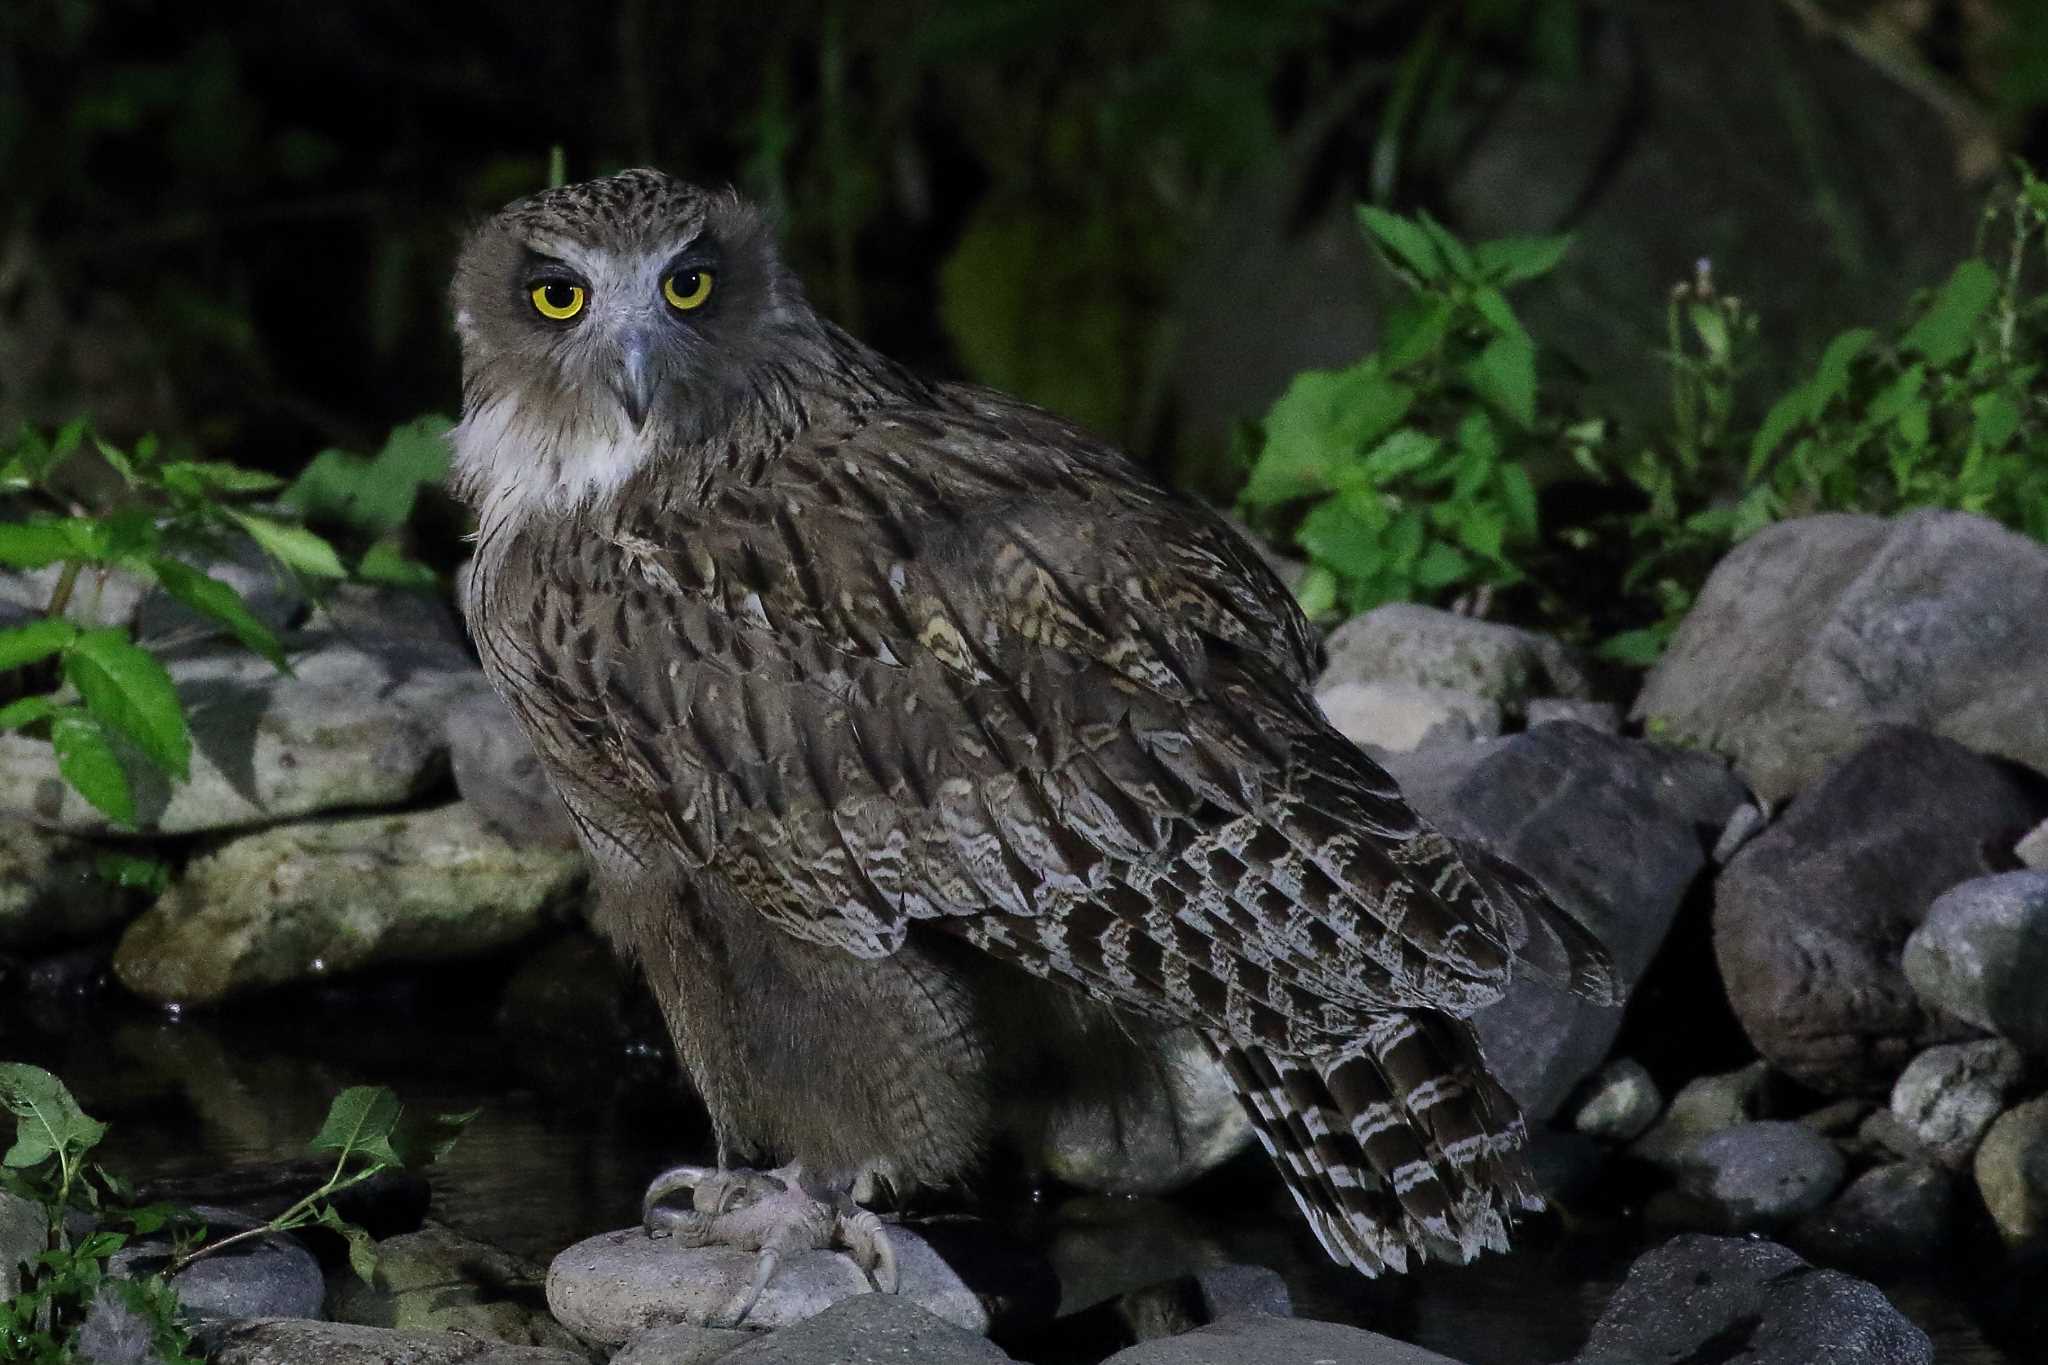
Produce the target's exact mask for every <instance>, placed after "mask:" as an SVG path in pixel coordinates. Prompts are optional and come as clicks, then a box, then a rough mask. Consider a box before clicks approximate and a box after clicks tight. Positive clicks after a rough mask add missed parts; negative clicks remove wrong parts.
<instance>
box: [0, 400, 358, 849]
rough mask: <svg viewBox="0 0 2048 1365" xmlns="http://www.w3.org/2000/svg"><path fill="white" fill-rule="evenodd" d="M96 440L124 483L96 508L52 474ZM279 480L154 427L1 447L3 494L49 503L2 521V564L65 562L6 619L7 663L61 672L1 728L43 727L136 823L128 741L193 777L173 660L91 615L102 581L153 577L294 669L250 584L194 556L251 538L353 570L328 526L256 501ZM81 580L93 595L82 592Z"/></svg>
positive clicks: (286, 562)
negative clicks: (243, 585)
mask: <svg viewBox="0 0 2048 1365" xmlns="http://www.w3.org/2000/svg"><path fill="white" fill-rule="evenodd" d="M88 439H91V444H92V447H93V448H94V449H95V450H96V451H97V452H98V454H99V455H100V457H101V458H102V459H103V460H105V462H106V464H107V465H108V466H109V467H110V468H111V469H112V470H113V472H114V474H115V475H116V476H117V477H118V480H119V486H120V492H119V494H118V495H117V496H116V497H115V498H114V499H113V500H112V502H111V505H109V506H107V507H105V508H104V509H103V510H99V511H92V510H88V509H87V508H86V507H84V506H82V505H81V504H79V503H77V502H75V501H73V500H71V499H70V498H67V497H65V496H63V495H61V494H60V493H59V492H58V491H57V483H56V479H55V476H56V474H57V471H58V468H59V466H60V465H62V464H63V463H64V462H65V461H66V460H67V459H69V458H70V457H71V456H72V455H74V454H75V453H77V452H79V450H80V449H81V448H82V447H83V446H84V444H85V443H86V441H87V440H88ZM283 486H284V481H283V480H282V479H279V478H277V477H276V476H275V475H271V474H265V473H262V472H261V471H258V470H253V469H245V468H242V467H241V466H239V465H234V464H228V463H224V462H220V461H201V460H189V459H182V458H175V457H173V456H172V455H170V454H169V453H168V452H166V451H165V450H164V449H163V448H162V447H161V446H160V445H159V444H158V443H157V442H156V441H155V440H154V439H153V438H150V437H144V438H143V439H141V440H140V441H138V442H136V443H135V445H134V446H133V447H132V448H130V449H127V450H123V449H121V448H119V447H117V446H115V445H113V444H112V443H111V442H108V441H105V440H100V439H97V438H89V437H88V435H87V431H86V427H85V423H84V422H83V421H78V422H73V423H71V424H70V425H69V426H66V427H65V428H63V429H62V430H61V431H59V432H57V433H56V435H55V437H54V438H52V439H49V440H45V439H43V438H42V437H41V436H40V435H39V434H37V433H36V432H34V431H24V432H23V433H22V435H21V437H20V438H19V439H18V440H17V441H16V443H15V444H14V447H13V448H12V449H11V450H9V451H7V452H6V453H5V454H4V456H0V493H12V494H16V495H19V496H22V497H24V498H26V499H27V500H28V501H29V502H30V503H31V505H33V506H35V507H37V508H38V509H40V510H39V511H37V512H34V513H32V514H31V515H30V516H28V517H27V518H25V519H23V520H19V521H8V522H0V566H4V567H7V568H11V569H25V570H34V569H44V568H48V567H50V566H53V565H55V566H60V567H59V571H58V573H57V576H56V579H55V582H54V583H53V585H52V587H51V591H50V597H49V601H48V604H47V606H46V608H45V612H44V615H43V616H42V618H41V619H38V620H34V621H30V622H28V623H26V624H24V625H19V626H14V627H12V628H9V629H6V630H0V671H4V670H14V669H32V670H36V671H35V672H32V673H31V674H30V676H31V678H34V677H36V676H38V675H40V676H42V677H43V678H44V679H45V681H55V680H59V679H61V684H62V685H60V686H56V687H54V688H51V689H50V690H47V691H42V692H33V691H32V692H31V694H30V695H26V696H17V697H16V698H15V699H14V700H12V701H10V702H8V703H7V704H6V705H5V706H0V729H6V730H29V731H33V732H35V733H38V734H42V735H45V736H47V737H48V739H49V740H50V742H51V744H52V746H53V747H54V748H55V749H56V754H57V766H58V771H59V772H60V773H62V774H63V776H64V779H65V780H66V781H67V782H69V783H70V784H71V785H72V787H73V788H75V789H76V790H77V791H78V793H79V795H81V796H83V797H84V798H85V799H86V800H87V801H89V802H91V803H92V805H93V806H95V807H96V808H97V809H99V810H100V811H101V812H102V813H103V814H105V815H106V816H107V817H108V818H109V819H111V820H113V821H115V822H117V823H119V824H123V825H132V824H134V823H135V796H134V791H133V789H132V787H131V786H130V782H129V777H128V772H127V769H126V767H125V765H124V762H123V756H122V753H121V749H122V748H123V747H126V748H127V749H129V750H131V751H132V752H134V753H136V754H139V755H140V756H141V757H142V759H143V760H145V761H146V762H148V763H149V764H151V765H153V766H154V767H156V768H157V769H158V770H160V771H161V772H163V773H164V774H165V775H167V776H168V777H170V778H172V779H173V780H177V781H183V780H185V779H186V778H187V777H188V776H189V773H190V767H191V756H192V739H191V733H190V731H189V729H188V728H187V726H186V722H185V712H184V708H183V706H182V705H181V703H180V702H179V700H178V694H177V691H176V689H175V688H174V687H173V686H172V685H171V679H170V675H169V674H168V673H167V672H166V671H165V670H164V667H163V665H162V664H161V663H159V662H158V661H157V659H156V658H155V657H154V656H153V655H152V654H150V653H149V652H148V651H147V650H145V649H143V648H142V647H140V646H139V645H137V644H136V642H135V640H134V638H133V636H132V634H131V632H130V631H129V630H128V628H127V627H125V626H119V625H98V624H95V619H96V617H97V614H98V613H97V605H98V599H99V594H100V590H101V589H102V588H103V587H104V585H105V584H106V582H107V581H108V580H109V578H110V577H111V576H112V575H113V574H115V573H117V572H119V573H127V574H132V575H135V576H137V577H139V578H141V579H143V580H145V581H147V582H151V583H154V584H156V585H157V586H158V587H160V588H162V589H163V590H164V591H165V592H166V593H168V594H169V595H170V596H171V597H173V598H175V599H176V600H177V601H179V602H181V603H183V604H184V605H186V606H187V607H189V608H191V609H192V610H194V611H196V612H198V613H199V614H200V615H201V616H204V617H206V618H208V619H209V620H212V621H214V622H216V623H218V624H219V625H221V626H223V627H225V628H226V630H227V631H228V633H229V634H231V635H232V636H234V638H235V639H236V640H238V641H240V642H241V643H242V644H243V645H245V646H247V647H248V648H249V649H251V650H253V651H255V652H256V653H258V654H260V655H262V656H263V657H264V658H265V659H268V660H269V661H270V662H271V663H272V664H274V665H276V666H277V668H279V669H280V670H283V671H287V672H288V671H290V665H289V664H288V663H287V662H286V660H285V655H284V647H283V645H282V644H281V643H280V642H279V640H278V638H277V635H276V633H275V632H274V631H272V630H271V628H270V627H269V626H267V625H265V624H264V622H263V621H262V619H261V618H260V617H258V616H257V615H256V614H255V612H254V611H252V610H251V609H250V607H249V604H248V602H247V601H246V600H245V599H244V598H243V597H242V595H241V594H240V593H239V592H237V591H236V590H235V589H234V588H233V587H232V586H231V585H229V584H228V583H225V582H223V581H222V580H220V579H218V578H215V577H213V576H212V575H210V574H208V573H207V572H205V571H204V570H203V569H201V568H198V567H196V565H195V564H194V563H193V562H192V561H193V560H194V559H196V558H202V557H209V556H211V557H218V556H220V555H222V554H224V553H226V552H227V550H228V548H229V543H230V542H231V541H232V540H234V539H236V538H237V537H242V536H246V537H247V538H248V539H250V540H252V541H254V542H255V543H256V544H257V545H258V546H259V547H261V548H262V549H263V551H264V552H265V553H266V554H268V555H269V556H270V557H271V558H272V559H273V560H275V561H276V562H277V563H278V564H279V565H280V566H282V568H283V569H284V570H285V571H287V572H290V573H293V574H296V575H299V576H301V577H302V578H306V579H312V580H336V579H340V578H342V577H344V576H345V575H346V573H347V570H346V569H345V568H344V567H343V566H342V563H341V560H340V558H339V557H338V556H337V555H336V554H335V551H334V547H333V546H332V545H331V544H330V543H329V542H328V541H327V540H326V539H325V538H323V537H322V536H320V535H317V534H315V533H314V532H312V531H309V530H307V529H306V528H305V527H303V526H299V525H294V524H292V523H291V522H289V521H285V520H281V519H279V518H277V517H276V516H274V515H272V514H271V513H269V512H268V511H262V510H258V509H257V508H256V507H255V506H253V505H251V500H252V499H253V498H255V497H257V496H259V495H262V494H266V493H274V492H276V491H277V490H278V489H280V488H282V487H283ZM81 591H84V592H86V593H88V594H89V596H88V597H87V598H86V599H85V600H84V601H81V600H80V597H79V594H80V593H81ZM79 617H83V618H84V619H83V620H82V621H81V620H79V619H77V618H79Z"/></svg>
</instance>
